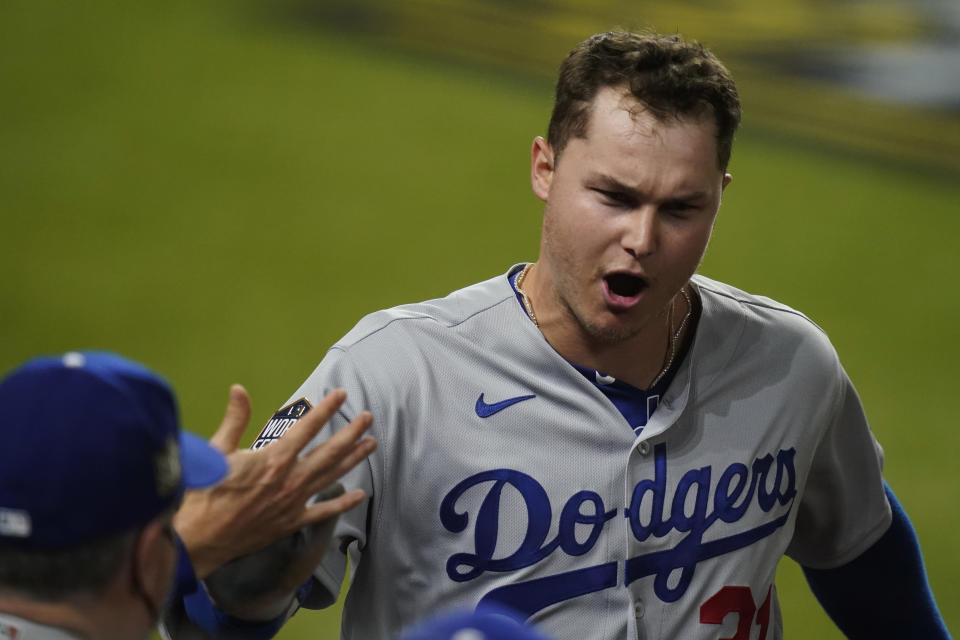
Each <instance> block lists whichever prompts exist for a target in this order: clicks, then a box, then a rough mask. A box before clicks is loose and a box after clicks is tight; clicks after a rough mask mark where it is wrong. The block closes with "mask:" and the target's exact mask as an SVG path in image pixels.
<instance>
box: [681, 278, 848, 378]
mask: <svg viewBox="0 0 960 640" xmlns="http://www.w3.org/2000/svg"><path fill="white" fill-rule="evenodd" d="M693 283H694V285H695V286H696V288H697V291H698V293H699V294H700V299H701V303H702V307H703V316H702V322H704V324H706V325H707V327H706V328H707V330H711V329H712V330H713V331H716V332H717V333H718V334H723V335H724V336H725V337H726V339H736V340H737V342H738V343H739V346H740V347H741V348H751V349H757V348H760V347H761V346H768V347H769V348H771V349H775V350H776V351H777V352H780V353H783V350H784V349H786V348H787V347H789V346H791V345H792V346H794V347H799V346H802V347H803V352H804V353H805V354H806V355H807V356H809V357H813V358H816V359H817V360H820V361H821V363H824V362H827V361H829V362H836V360H837V355H836V351H835V350H834V348H833V345H832V344H831V342H830V339H829V337H828V336H827V334H826V332H825V331H824V330H823V329H822V328H821V327H820V326H819V325H818V324H817V323H816V322H814V321H813V320H811V319H810V318H809V317H808V316H807V315H806V314H804V313H803V312H801V311H798V310H797V309H795V308H793V307H791V306H789V305H786V304H784V303H782V302H778V301H777V300H774V299H772V298H769V297H767V296H763V295H757V294H754V293H748V292H746V291H744V290H742V289H738V288H737V287H734V286H732V285H729V284H727V283H724V282H719V281H717V280H712V279H710V278H707V277H705V276H702V275H699V274H698V275H696V276H694V277H693Z"/></svg>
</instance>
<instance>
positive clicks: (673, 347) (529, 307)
mask: <svg viewBox="0 0 960 640" xmlns="http://www.w3.org/2000/svg"><path fill="white" fill-rule="evenodd" d="M534 264H536V263H534V262H528V263H527V265H526V266H525V267H524V268H523V271H521V272H520V273H518V274H517V278H516V279H515V280H514V281H513V288H514V289H516V290H517V293H519V294H520V299H521V300H522V301H523V308H524V309H525V310H526V312H527V315H528V316H529V317H530V319H531V320H533V324H534V325H536V327H537V328H538V329H539V328H540V323H539V322H537V314H536V313H534V312H533V304H532V303H531V302H530V296H528V295H527V292H526V291H524V290H523V280H524V278H526V277H527V273H528V272H529V271H530V267H532V266H533V265H534ZM680 294H681V295H682V296H683V301H684V302H685V303H686V305H687V312H686V313H685V314H683V320H681V321H680V326H678V327H677V330H676V331H674V332H673V335H670V357H669V358H668V359H667V364H665V365H664V367H663V369H661V370H660V373H658V374H657V377H656V378H654V379H653V382H651V383H650V386H649V387H648V388H649V389H652V388H653V387H655V386H657V383H658V382H660V381H661V380H662V379H663V376H665V375H667V371H669V370H670V367H672V366H673V361H674V360H675V359H676V357H677V342H678V341H679V340H680V336H681V335H682V334H683V330H684V329H685V328H686V326H687V322H689V321H690V316H691V314H692V313H693V303H692V302H691V301H690V294H688V293H687V287H686V286H684V287H682V288H681V289H680ZM671 329H673V303H672V302H671V304H670V313H669V315H668V316H667V331H668V332H669V331H670V330H671Z"/></svg>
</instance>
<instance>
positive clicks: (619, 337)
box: [561, 298, 647, 347]
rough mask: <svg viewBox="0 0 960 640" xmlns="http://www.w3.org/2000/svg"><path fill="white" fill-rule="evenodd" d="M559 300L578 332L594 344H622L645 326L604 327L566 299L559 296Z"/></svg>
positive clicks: (607, 345)
mask: <svg viewBox="0 0 960 640" xmlns="http://www.w3.org/2000/svg"><path fill="white" fill-rule="evenodd" d="M561 302H562V303H563V308H564V313H566V315H567V317H568V318H569V320H570V321H572V322H573V323H574V324H575V325H576V326H577V327H578V329H579V332H580V334H581V335H582V336H583V337H584V338H586V339H587V341H588V343H589V344H594V345H596V346H602V347H613V346H616V345H618V344H623V343H625V342H627V341H629V340H630V339H631V338H634V337H636V336H638V335H640V334H641V333H642V332H643V331H644V329H645V328H646V326H647V325H644V326H640V327H632V326H626V325H625V326H619V327H605V326H602V325H599V324H597V323H594V322H590V321H589V320H588V319H587V318H585V317H584V316H583V315H582V314H579V313H577V312H576V311H575V310H574V308H573V307H572V306H571V305H570V303H569V302H568V301H567V300H565V299H562V298H561Z"/></svg>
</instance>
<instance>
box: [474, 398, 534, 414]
mask: <svg viewBox="0 0 960 640" xmlns="http://www.w3.org/2000/svg"><path fill="white" fill-rule="evenodd" d="M530 398H536V396H535V395H529V396H517V397H515V398H507V399H506V400H501V401H500V402H494V403H493V404H487V403H486V402H484V401H483V394H482V393H481V394H480V397H479V398H477V406H476V407H474V408H475V409H476V411H477V415H478V416H480V417H481V418H489V417H490V416H492V415H493V414H495V413H497V412H498V411H503V410H504V409H506V408H507V407H510V406H513V405H515V404H517V403H518V402H523V401H524V400H529V399H530Z"/></svg>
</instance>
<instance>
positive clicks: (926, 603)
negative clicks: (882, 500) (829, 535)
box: [803, 485, 950, 640]
mask: <svg viewBox="0 0 960 640" xmlns="http://www.w3.org/2000/svg"><path fill="white" fill-rule="evenodd" d="M886 494H887V498H888V500H889V502H890V505H891V508H892V511H893V521H892V523H891V524H890V527H889V528H888V529H887V531H886V533H884V534H883V535H882V536H881V537H880V539H879V540H878V541H877V542H876V543H874V544H873V545H872V546H871V547H870V548H869V549H867V550H866V551H865V552H863V553H862V554H860V555H859V556H858V557H856V558H855V559H853V560H852V561H850V562H848V563H846V564H844V565H842V566H840V567H837V568H835V569H811V568H808V567H804V568H803V573H804V575H805V576H806V578H807V582H808V583H809V585H810V588H811V590H812V591H813V593H814V595H815V596H816V597H817V600H818V601H819V602H820V604H821V606H822V607H823V608H824V610H825V611H826V612H827V614H828V615H829V616H830V618H831V619H832V620H833V621H834V623H835V624H836V625H837V627H838V628H839V629H840V630H841V631H843V633H844V635H845V636H846V637H847V638H850V639H851V640H895V639H896V640H899V639H901V638H924V639H926V640H944V639H947V640H949V638H950V633H949V632H948V631H947V627H946V624H945V623H944V621H943V617H942V616H941V615H940V611H939V610H938V609H937V604H936V601H935V600H934V597H933V592H932V591H931V589H930V583H929V582H928V581H927V576H926V572H925V570H924V567H923V556H922V555H921V553H920V543H919V541H918V540H917V535H916V533H915V531H914V529H913V525H912V524H911V523H910V519H909V518H908V517H907V513H906V511H904V509H903V507H902V506H901V505H900V503H899V502H898V501H897V498H896V496H895V495H894V494H893V491H892V490H891V489H890V487H889V485H887V486H886Z"/></svg>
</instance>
